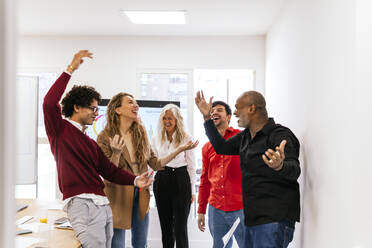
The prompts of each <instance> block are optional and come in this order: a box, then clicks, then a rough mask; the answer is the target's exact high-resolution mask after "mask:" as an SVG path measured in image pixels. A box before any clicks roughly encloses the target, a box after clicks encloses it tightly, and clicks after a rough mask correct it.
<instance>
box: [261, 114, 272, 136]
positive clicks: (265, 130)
mask: <svg viewBox="0 0 372 248" xmlns="http://www.w3.org/2000/svg"><path fill="white" fill-rule="evenodd" d="M274 128H275V121H274V119H273V118H269V119H268V120H267V122H266V124H265V126H263V128H262V129H261V131H262V132H263V133H264V134H266V135H268V134H270V133H271V131H273V130H274Z"/></svg>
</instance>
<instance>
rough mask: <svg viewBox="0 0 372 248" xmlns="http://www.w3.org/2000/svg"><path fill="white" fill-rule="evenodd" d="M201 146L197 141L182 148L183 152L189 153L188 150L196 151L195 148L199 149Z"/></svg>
mask: <svg viewBox="0 0 372 248" xmlns="http://www.w3.org/2000/svg"><path fill="white" fill-rule="evenodd" d="M198 144H199V141H198V140H197V141H195V142H192V140H190V141H189V142H187V143H186V144H184V145H182V146H181V151H187V150H192V149H194V148H195V147H197V146H198Z"/></svg>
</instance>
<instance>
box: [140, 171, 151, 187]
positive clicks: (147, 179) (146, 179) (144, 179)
mask: <svg viewBox="0 0 372 248" xmlns="http://www.w3.org/2000/svg"><path fill="white" fill-rule="evenodd" d="M153 173H154V171H152V172H151V173H148V172H145V173H142V174H141V175H140V176H139V177H138V178H137V181H136V184H137V185H136V186H137V187H139V188H145V187H148V186H150V185H151V183H152V181H153V179H152V178H151V176H152V174H153Z"/></svg>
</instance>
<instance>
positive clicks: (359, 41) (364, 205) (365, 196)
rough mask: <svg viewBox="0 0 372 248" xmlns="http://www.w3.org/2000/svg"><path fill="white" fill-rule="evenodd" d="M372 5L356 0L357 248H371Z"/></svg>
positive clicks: (354, 180)
mask: <svg viewBox="0 0 372 248" xmlns="http://www.w3.org/2000/svg"><path fill="white" fill-rule="evenodd" d="M371 10H372V2H371V1H370V0H356V80H355V81H354V82H353V89H354V90H353V93H354V95H355V101H354V104H353V105H352V108H353V111H355V118H354V120H353V121H354V125H353V130H355V131H356V133H355V134H354V135H352V136H353V137H352V138H353V142H354V143H353V144H354V146H353V147H352V148H353V158H352V159H353V160H352V165H351V166H352V168H353V174H352V176H353V184H352V189H353V197H352V203H353V222H352V226H353V229H354V230H353V233H354V244H355V245H359V247H360V248H364V247H372V240H371V226H370V222H371V220H372V211H371V210H372V197H371V188H372V180H371V179H372V168H371V166H372V162H371V160H370V157H369V156H370V154H371V140H372V129H371V122H372V115H371V107H372V97H371V96H372V74H371V72H372V70H371V68H372V62H371V61H372V46H371V44H372V16H371Z"/></svg>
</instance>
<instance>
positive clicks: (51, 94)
mask: <svg viewBox="0 0 372 248" xmlns="http://www.w3.org/2000/svg"><path fill="white" fill-rule="evenodd" d="M84 57H89V58H92V53H90V52H89V51H88V50H82V51H80V52H78V53H77V54H75V55H74V58H73V60H72V62H71V64H70V65H69V66H68V67H67V69H66V71H67V72H68V73H66V72H64V73H62V74H61V76H60V77H59V78H58V79H57V80H56V82H55V83H54V84H53V85H52V87H51V88H50V89H49V91H48V93H47V94H46V95H45V98H44V102H43V111H44V123H45V129H46V132H47V134H48V137H54V136H57V135H58V132H59V131H60V130H61V128H60V127H61V123H62V114H61V106H60V105H59V101H60V100H61V97H62V95H63V93H64V92H65V90H66V86H67V84H68V82H69V80H70V78H71V74H72V73H73V72H74V71H75V70H76V69H77V68H79V65H80V64H81V63H83V58H84Z"/></svg>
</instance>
